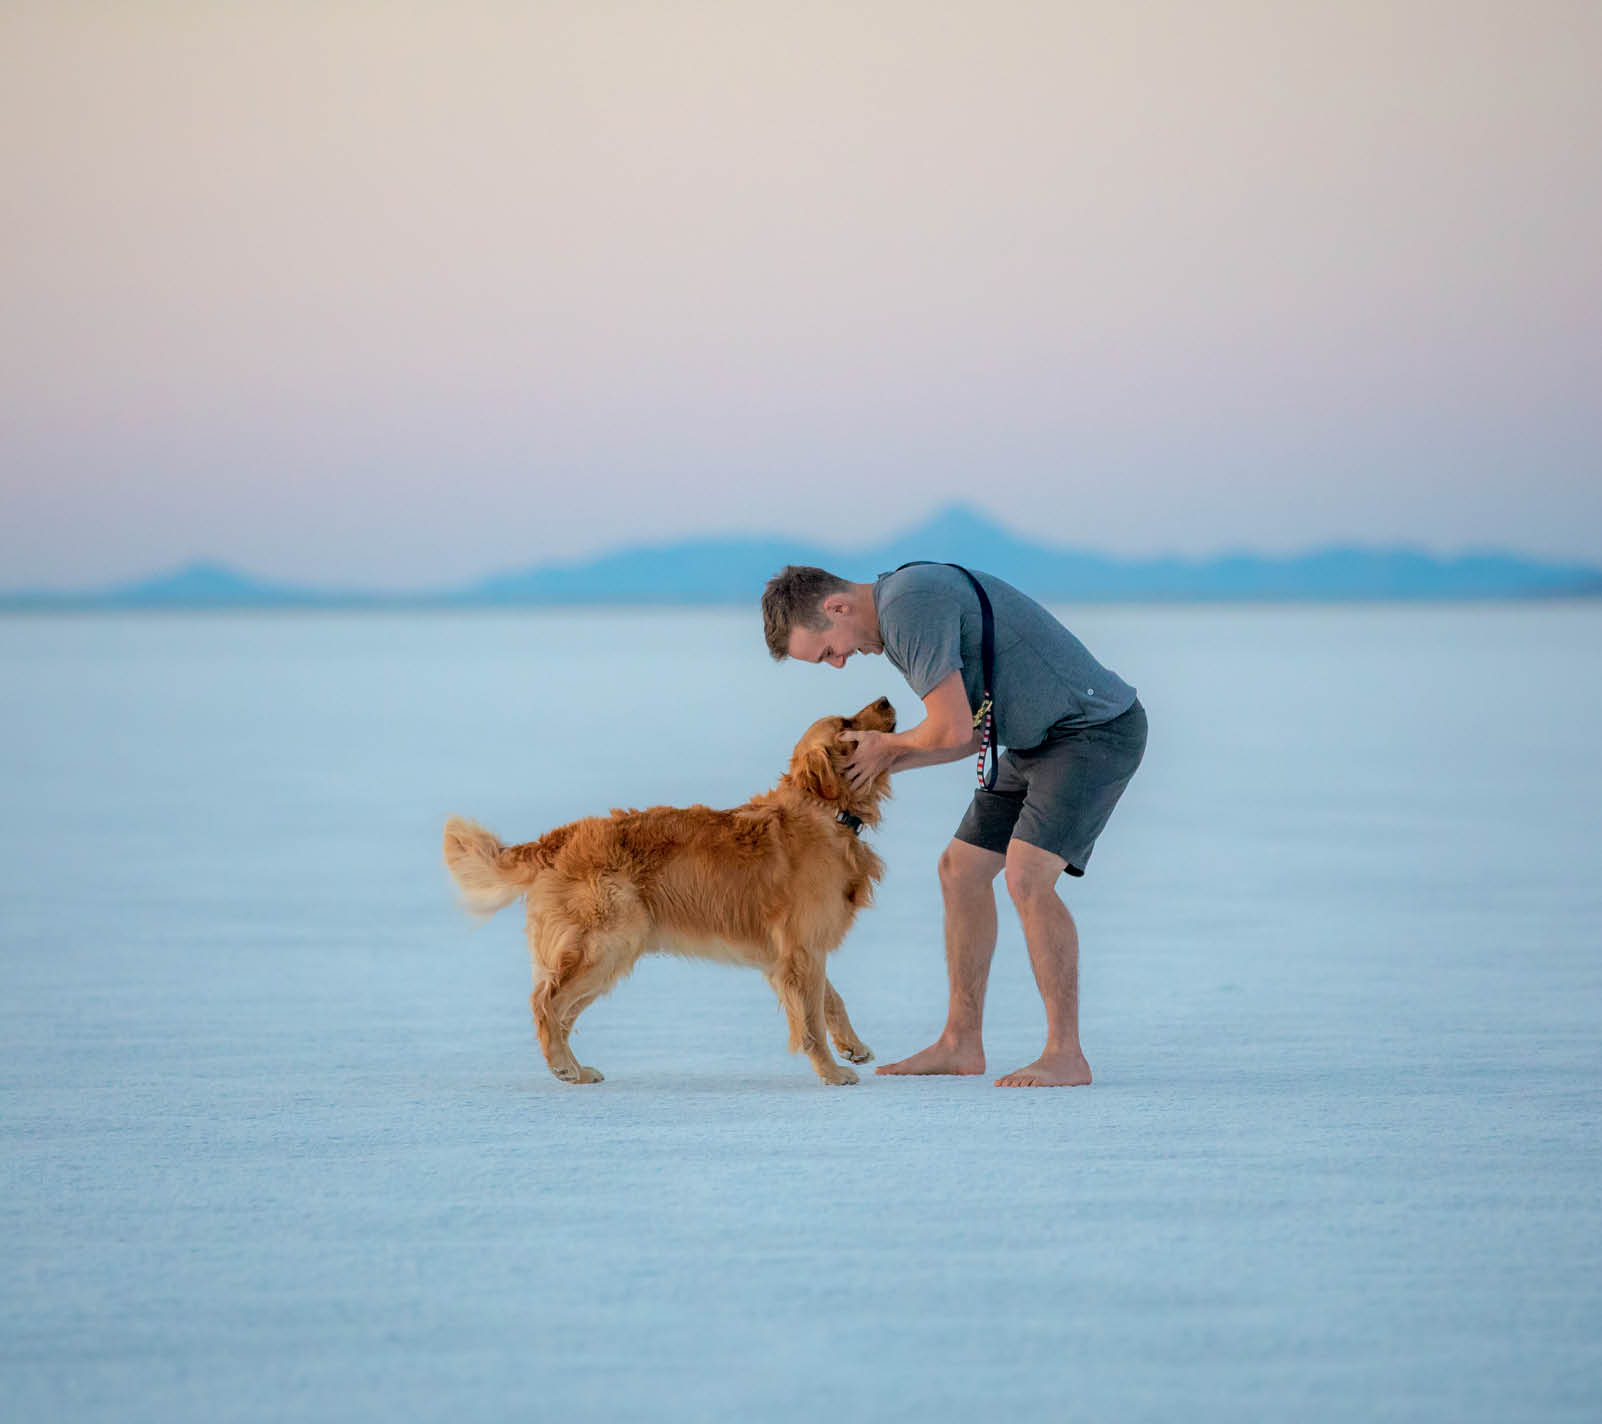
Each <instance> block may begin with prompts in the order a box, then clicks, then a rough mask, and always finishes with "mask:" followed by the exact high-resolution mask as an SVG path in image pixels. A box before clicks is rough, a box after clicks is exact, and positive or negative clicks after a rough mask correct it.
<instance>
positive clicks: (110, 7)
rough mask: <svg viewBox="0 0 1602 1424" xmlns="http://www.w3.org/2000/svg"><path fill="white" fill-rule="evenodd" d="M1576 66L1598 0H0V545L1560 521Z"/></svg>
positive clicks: (1599, 123) (140, 567)
mask: <svg viewBox="0 0 1602 1424" xmlns="http://www.w3.org/2000/svg"><path fill="white" fill-rule="evenodd" d="M1599 75H1602V4H1597V3H1595V2H1594V0H1573V3H1558V2H1557V0H1505V3H1476V2H1475V0H1451V2H1450V3H1421V2H1420V0H1373V2H1371V0H1341V3H1323V0H1316V2H1315V0H1305V3H1298V0H1262V3H1253V4H1239V3H1230V2H1229V0H1206V3H1198V0H1178V3H1148V0H1105V3H1095V4H1080V3H1071V0H1059V2H1058V3H1052V2H1051V0H966V2H965V3H957V4H951V3H942V2H941V0H910V3H901V2H900V0H894V3H892V2H891V0H850V3H820V2H819V0H795V3H786V4H769V3H762V0H729V3H708V0H682V3H674V0H640V3H620V2H615V0H573V2H572V3H567V0H524V3H516V4H513V3H506V4H481V3H473V0H466V3H451V4H446V3H443V0H442V2H441V3H436V4H426V5H424V4H406V3H398V0H391V3H384V4H357V3H328V2H327V0H315V3H312V2H311V0H308V3H267V0H261V3H244V0H241V3H235V4H222V3H200V0H193V3H183V4H167V3H158V0H129V3H119V4H109V3H74V2H73V0H50V3H25V0H13V3H9V4H7V5H5V6H4V8H3V14H0V329H3V331H4V340H3V343H0V363H3V365H0V585H3V586H7V587H19V586H25V585H37V586H63V587H66V586H81V585H86V584H96V583H103V582H107V581H113V580H116V579H121V578H125V577H131V576H136V575H140V574H144V573H149V572H154V571H157V570H161V569H165V568H167V567H169V566H171V565H173V564H176V563H178V562H181V561H185V560H188V559H191V558H195V557H199V556H208V557H214V558H218V559H222V560H224V561H227V562H229V563H232V564H235V565H237V566H238V567H240V568H242V569H245V570H247V571H250V572H253V573H256V574H260V575H267V576H278V577H288V578H295V579H301V580H314V581H317V582H320V583H323V584H327V585H335V586H338V585H350V586H374V587H395V588H404V587H424V586H435V585H440V584H445V583H449V582H452V581H456V580H460V579H464V578H467V577H471V576H473V575H476V574H480V573H486V572H489V571H492V570H499V569H505V568H511V567H521V566H526V565H529V564H533V563H542V562H546V561H550V560H554V559H560V558H567V557H575V556H578V555H582V554H585V553H589V552H593V551H597V550H600V549H603V548H608V547H612V546H616V545H618V544H621V543H626V542H637V541H643V540H655V539H665V538H670V537H675V536H678V535H681V534H691V533H706V532H734V531H763V532H777V531H782V530H791V531H795V532H798V533H805V534H806V535H807V536H808V537H809V538H818V539H822V540H824V541H826V542H831V543H835V544H837V545H839V546H841V547H842V548H847V547H849V546H851V545H853V544H857V545H866V544H868V543H870V542H872V541H873V540H875V539H876V538H878V537H880V536H882V535H884V534H886V533H888V532H890V531H892V530H895V529H899V528H903V527H906V526H908V525H911V524H912V523H914V522H916V521H918V520H919V519H921V518H923V517H925V516H926V515H927V514H928V513H930V512H931V511H932V510H934V509H935V508H937V507H939V506H941V505H943V504H946V503H949V502H951V501H953V500H957V499H961V500H964V501H966V502H970V503H975V504H978V505H980V506H982V507H984V508H986V509H988V510H989V511H990V512H992V513H993V514H994V515H995V517H996V518H997V519H998V520H999V521H1000V522H1002V523H1004V524H1007V525H1009V526H1011V527H1013V528H1015V529H1018V530H1020V531H1024V532H1028V533H1030V534H1033V535H1034V536H1036V537H1038V538H1040V539H1043V540H1046V541H1050V542H1057V543H1061V544H1065V545H1074V546H1080V547H1091V548H1096V549H1101V550H1106V551H1110V552H1124V553H1151V552H1159V551H1178V552H1189V553H1202V552H1208V551H1214V550H1220V549H1225V548H1245V547H1250V548H1257V549H1264V550H1272V551H1284V550H1290V549H1298V548H1305V547H1308V546H1311V545H1314V544H1320V543H1327V542H1330V541H1335V540H1342V541H1346V540H1359V541H1365V542H1385V543H1394V542H1408V543H1413V544H1419V545H1423V546H1425V547H1429V548H1433V549H1438V550H1458V549H1463V548H1467V547H1480V546H1487V545H1497V546H1503V547H1510V548H1515V549H1519V550H1523V551H1527V552H1534V553H1540V554H1549V555H1560V556H1565V557H1576V558H1581V559H1585V560H1589V561H1594V562H1602V81H1599V77H1598V76H1599Z"/></svg>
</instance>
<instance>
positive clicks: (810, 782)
mask: <svg viewBox="0 0 1602 1424" xmlns="http://www.w3.org/2000/svg"><path fill="white" fill-rule="evenodd" d="M801 779H802V784H803V785H805V786H807V787H809V788H811V790H813V791H815V792H816V793H817V794H818V795H819V796H821V797H822V798H823V799H824V800H825V801H838V800H839V799H840V798H841V797H842V796H843V795H844V794H845V787H844V786H843V785H842V784H841V781H840V777H839V774H838V773H837V772H836V771H835V769H834V760H833V758H831V757H830V755H829V748H828V747H827V746H824V745H819V746H816V747H813V748H812V750H811V751H809V752H808V753H807V754H806V758H805V760H804V761H802V763H801Z"/></svg>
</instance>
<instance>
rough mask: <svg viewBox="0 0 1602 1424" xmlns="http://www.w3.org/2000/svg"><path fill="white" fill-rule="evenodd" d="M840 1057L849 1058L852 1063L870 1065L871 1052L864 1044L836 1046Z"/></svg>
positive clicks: (871, 1059) (871, 1060)
mask: <svg viewBox="0 0 1602 1424" xmlns="http://www.w3.org/2000/svg"><path fill="white" fill-rule="evenodd" d="M836 1046H837V1047H838V1048H839V1049H840V1056H841V1057H842V1058H849V1059H850V1060H851V1061H852V1062H853V1063H872V1062H873V1050H872V1049H871V1048H869V1047H868V1045H867V1044H865V1043H851V1044H838V1045H836Z"/></svg>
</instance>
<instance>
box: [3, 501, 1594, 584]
mask: <svg viewBox="0 0 1602 1424" xmlns="http://www.w3.org/2000/svg"><path fill="white" fill-rule="evenodd" d="M1050 533H1051V531H1049V530H1045V529H1042V530H1041V531H1039V537H1040V538H1041V539H1043V540H1049V539H1050ZM909 559H937V560H944V561H949V562H953V563H963V564H968V565H971V566H972V567H975V568H979V569H984V570H986V571H988V572H990V573H993V574H996V575H998V576H1000V577H1001V578H1004V579H1007V580H1008V581H1009V582H1011V583H1015V584H1017V585H1018V586H1019V587H1020V588H1022V589H1024V590H1025V591H1027V592H1028V593H1030V594H1032V595H1034V596H1035V597H1037V598H1042V599H1051V600H1058V601H1081V602H1107V601H1114V600H1143V599H1161V600H1222V599H1314V600H1336V599H1465V598H1528V597H1559V596H1569V597H1576V596H1597V595H1602V568H1597V567H1595V566H1592V565H1584V564H1559V563H1551V562H1547V561H1543V560H1537V559H1529V558H1523V557H1520V556H1518V555H1515V554H1508V553H1497V552H1485V553H1476V554H1468V555H1461V556H1457V557H1450V558H1443V557H1439V556H1436V555H1433V554H1429V553H1426V552H1424V551H1422V550H1418V549H1408V548H1393V549H1373V548H1360V547H1340V548H1327V549H1319V550H1315V551H1313V552H1311V553H1306V554H1298V555H1290V556H1284V557H1268V556H1265V555H1260V554H1251V553H1235V554H1226V555H1221V556H1215V557H1211V558H1197V559H1181V558H1148V559H1117V558H1111V557H1109V556H1107V555H1103V554H1097V553H1094V552H1091V551H1088V550H1081V549H1073V548H1067V547H1061V546H1057V545H1055V544H1053V543H1050V542H1037V540H1036V539H1034V538H1029V539H1026V538H1023V537H1021V536H1019V535H1017V534H1014V533H1013V532H1012V531H1011V530H1009V529H1006V528H1005V527H1003V526H1002V525H1001V524H999V523H997V522H996V521H994V520H992V519H990V518H989V517H987V516H986V515H985V514H984V513H982V512H981V511H979V510H977V509H975V508H973V507H971V506H967V505H953V506H950V507H948V508H946V509H942V510H940V511H939V512H938V513H936V514H935V515H934V516H933V517H932V518H930V519H928V520H927V521H925V522H924V523H922V524H920V525H918V526H916V527H915V528H912V529H908V530H906V531H904V532H902V533H900V534H896V535H894V536H892V537H891V538H889V539H887V540H885V541H883V542H882V543H879V544H876V545H873V546H872V547H869V548H865V549H846V548H840V547H828V546H824V545H820V544H818V543H816V542H813V541H810V540H804V539H787V538H780V537H764V538H742V537H737V536H729V537H725V538H705V539H685V540H675V541H672V542H667V543H660V544H645V545H637V546H632V547H627V548H622V549H618V550H615V551H614V552H611V553H607V554H602V555H599V556H597V557H594V558H588V559H582V560H574V561H570V562H565V563H554V564H542V565H538V566H536V567H534V568H529V569H523V570H516V571H511V572H507V573H502V574H497V575H495V576H493V577H490V578H486V579H483V580H481V581H479V582H478V583H475V584H472V585H470V586H468V587H465V588H458V589H446V590H441V591H438V592H432V593H424V594H405V595H392V594H376V593H359V592H358V593H349V592H341V593H335V592H328V591H319V590H314V589H306V588H299V587H293V586H289V585H284V584H278V583H269V582H265V581H262V580H258V579H254V578H251V577H249V576H248V575H245V574H241V573H238V572H237V571H235V570H232V569H229V568H227V567H225V566H223V565H220V564H216V563H195V564H190V565H187V566H185V567H184V568H180V569H177V570H174V571H173V572H171V573H167V574H163V575H161V576H159V577H156V578H152V579H147V580H143V581H140V582H136V583H132V584H127V585H123V586H120V587H116V588H111V589H106V590H101V591H98V592H91V593H83V594H59V593H29V592H24V593H16V594H10V595H4V596H0V605H3V606H6V607H10V608H13V609H16V608H52V607H55V608H60V607H74V608H158V607H161V608H219V607H232V608H267V607H301V608H313V607H315V608H328V607H344V608H354V607H407V606H410V607H436V608H437V607H458V608H466V607H505V606H511V605H517V606H526V605H531V604H580V603H586V604H593V603H612V604H619V603H691V604H693V603H751V602H753V601H754V600H755V599H756V598H757V596H758V595H759V594H760V592H761V590H762V587H763V585H764V584H765V583H766V582H767V580H768V579H769V578H770V577H771V576H772V575H773V574H774V573H776V572H777V571H778V570H779V569H780V568H782V567H783V566H784V565H785V564H818V565H821V566H822V567H824V568H827V569H830V570H832V571H833V572H835V573H838V574H840V575H842V576H843V577H845V578H851V579H860V580H864V581H866V580H869V579H871V578H873V577H874V576H875V575H876V574H878V573H881V572H883V571H884V570H886V569H891V568H894V567H895V566H896V565H897V564H901V563H905V562H906V561H908V560H909Z"/></svg>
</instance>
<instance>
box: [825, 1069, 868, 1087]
mask: <svg viewBox="0 0 1602 1424" xmlns="http://www.w3.org/2000/svg"><path fill="white" fill-rule="evenodd" d="M818 1076H819V1077H820V1078H822V1079H823V1081H824V1082H825V1083H827V1084H828V1085H829V1086H830V1087H831V1088H843V1087H845V1085H846V1084H847V1083H858V1082H861V1081H862V1080H861V1079H860V1078H858V1077H857V1075H856V1072H855V1070H854V1069H851V1068H847V1067H846V1066H845V1064H844V1063H836V1064H835V1065H834V1066H833V1068H832V1069H831V1070H830V1071H829V1072H827V1073H820V1074H819V1075H818Z"/></svg>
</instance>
